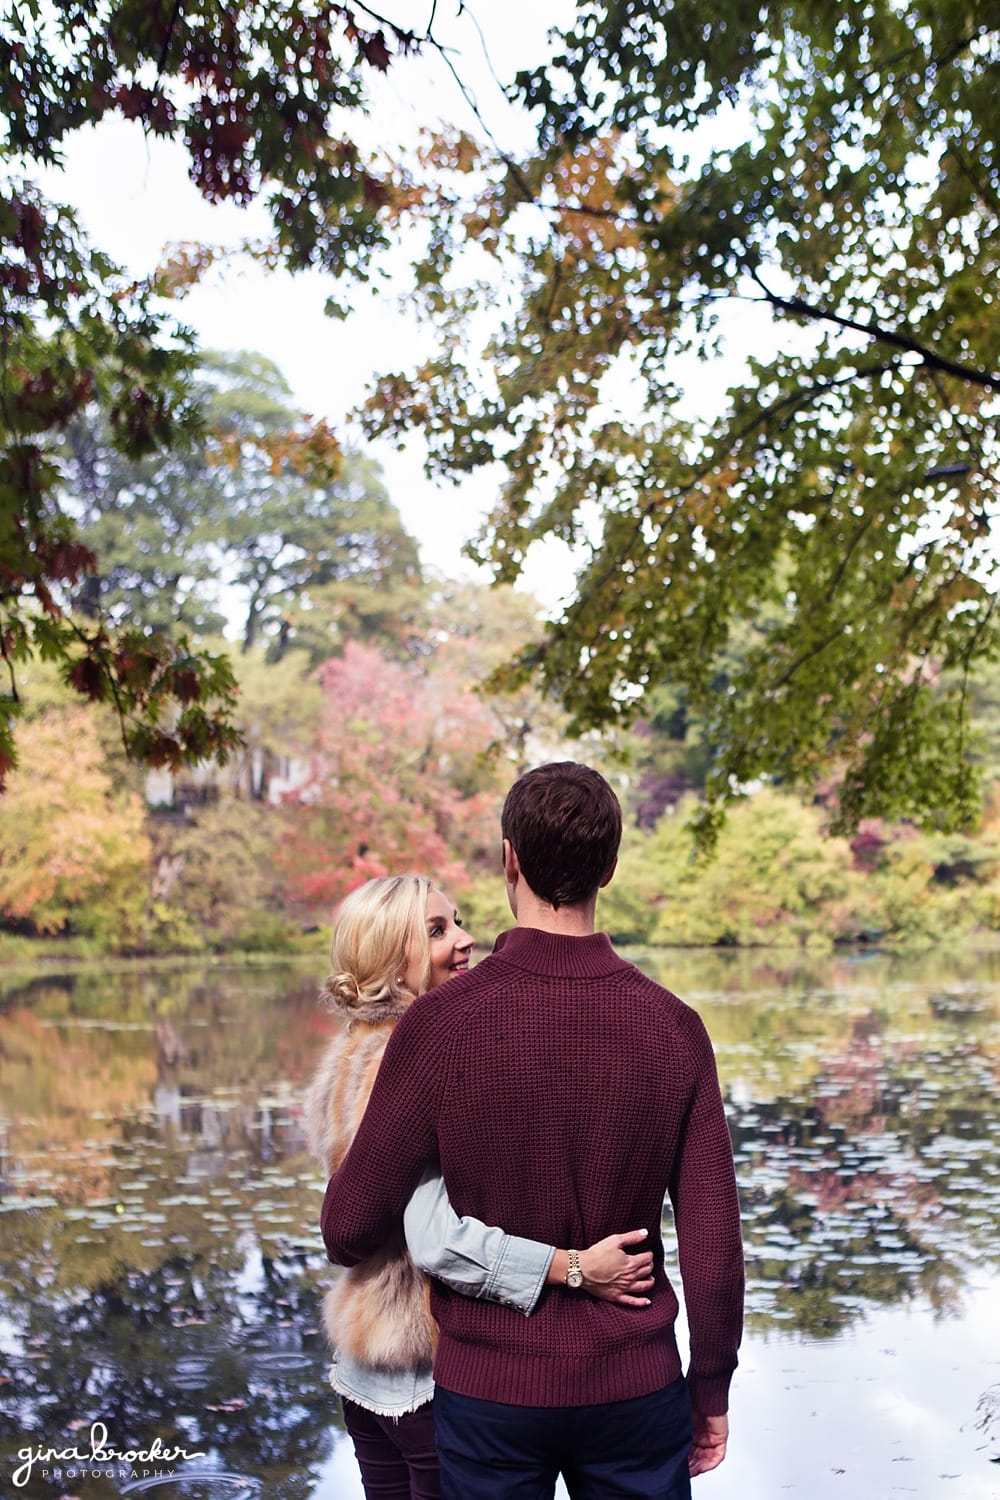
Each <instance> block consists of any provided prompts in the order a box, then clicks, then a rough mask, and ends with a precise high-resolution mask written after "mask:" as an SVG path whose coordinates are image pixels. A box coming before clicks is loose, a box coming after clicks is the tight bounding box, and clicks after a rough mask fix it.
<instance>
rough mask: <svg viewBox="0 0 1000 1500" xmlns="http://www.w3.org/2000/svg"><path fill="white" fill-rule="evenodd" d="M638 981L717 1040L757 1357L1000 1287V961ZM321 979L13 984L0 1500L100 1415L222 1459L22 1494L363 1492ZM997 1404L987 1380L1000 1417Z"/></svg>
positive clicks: (4, 1123)
mask: <svg viewBox="0 0 1000 1500" xmlns="http://www.w3.org/2000/svg"><path fill="white" fill-rule="evenodd" d="M643 962H644V966H645V967H647V969H649V970H650V972H654V973H656V975H657V977H659V978H661V979H662V981H663V982H664V983H667V984H668V985H669V986H670V987H671V988H673V989H675V990H676V991H677V992H678V993H680V994H683V995H684V996H685V998H687V999H688V1000H689V1001H691V1003H693V1004H695V1005H697V1007H698V1009H699V1010H700V1011H701V1012H702V1014H703V1015H704V1017H705V1019H706V1021H707V1023H708V1025H709V1029H710V1031H711V1032H712V1035H713V1038H714V1039H715V1041H716V1044H717V1051H718V1055H719V1065H720V1073H721V1076H722V1079H723V1083H724V1088H725V1092H726V1096H727V1106H728V1109H729V1114H730V1123H731V1129H732V1134H733V1140H734V1144H735V1148H736V1154H737V1164H738V1174H739V1180H740V1184H741V1190H742V1193H743V1202H744V1209H745V1217H746V1234H747V1252H748V1272H749V1309H750V1325H749V1326H750V1333H751V1342H750V1345H749V1348H750V1350H751V1352H752V1351H754V1350H756V1351H757V1353H756V1356H754V1357H757V1358H759V1357H760V1350H761V1349H762V1348H763V1344H762V1343H761V1342H760V1341H762V1340H763V1341H768V1340H771V1341H773V1340H778V1341H779V1342H780V1341H783V1340H789V1339H791V1340H796V1341H798V1344H797V1347H799V1348H800V1349H804V1348H805V1347H806V1345H805V1344H804V1343H803V1340H812V1339H819V1340H823V1341H826V1342H827V1343H831V1342H832V1341H833V1340H835V1339H836V1338H838V1337H842V1336H843V1335H844V1333H845V1331H851V1332H852V1334H853V1335H854V1336H858V1337H862V1336H863V1330H864V1328H865V1325H866V1323H869V1324H870V1323H871V1322H872V1320H873V1319H874V1318H875V1316H876V1313H877V1311H878V1310H879V1309H883V1310H885V1311H886V1312H889V1311H892V1310H896V1311H897V1312H898V1311H899V1310H902V1309H906V1308H914V1309H918V1310H919V1311H920V1315H921V1316H922V1317H930V1318H933V1317H934V1316H938V1317H940V1316H942V1315H944V1314H946V1313H950V1314H954V1315H957V1314H958V1312H959V1311H960V1310H961V1308H962V1307H963V1305H964V1301H965V1299H967V1297H968V1295H969V1293H970V1287H972V1286H973V1285H981V1284H982V1282H983V1278H984V1277H985V1278H987V1279H988V1280H990V1284H992V1280H995V1279H996V1278H997V1276H998V1272H1000V1237H998V1235H997V1225H998V1222H1000V1110H998V1109H997V1098H998V1087H997V1085H998V1076H1000V1019H998V1005H997V996H998V994H1000V970H998V965H997V961H996V960H995V959H988V960H982V961H978V963H977V962H975V961H974V960H973V959H972V958H971V957H969V956H966V957H964V958H962V959H961V960H959V961H958V962H956V961H955V960H953V959H951V958H950V957H949V958H948V959H939V958H927V959H924V960H922V961H921V962H920V963H919V964H917V965H913V964H910V965H908V966H902V965H900V964H897V963H893V962H890V961H888V960H884V959H878V958H874V959H866V960H865V961H864V962H856V961H852V960H846V959H845V960H836V961H822V962H820V961H816V962H809V963H807V964H805V965H803V964H801V963H796V962H792V961H789V963H788V965H787V967H784V968H782V967H776V966H775V965H774V964H773V962H771V961H768V962H764V963H761V962H760V961H759V960H757V959H756V958H754V957H753V956H748V955H746V954H740V955H733V956H729V957H726V958H721V959H720V958H719V957H718V956H715V955H690V956H678V955H671V956H667V955H654V954H650V955H645V956H644V958H643ZM314 983H315V974H314V972H312V969H311V968H310V967H303V966H299V967H298V968H296V967H294V966H288V965H285V966H282V967H280V968H279V967H273V968H264V967H260V968H250V969H228V970H227V969H225V968H221V967H216V966H208V965H206V966H202V967H200V968H199V967H190V968H185V969H169V968H162V969H159V970H138V969H131V970H122V971H121V972H118V973H107V972H97V971H81V972H79V973H76V974H73V975H62V976H55V977H52V976H45V977H39V976H37V975H25V976H22V977H20V978H18V977H17V976H13V977H12V978H11V980H10V982H9V983H8V984H7V985H6V987H5V990H4V994H3V996H2V998H0V1028H2V1030H0V1256H2V1270H0V1353H2V1355H3V1361H4V1362H3V1365H2V1372H0V1491H2V1490H3V1489H4V1485H5V1484H6V1483H7V1480H8V1478H9V1476H10V1475H11V1474H12V1472H13V1470H14V1468H15V1466H16V1454H17V1451H18V1449H19V1448H22V1447H23V1446H24V1445H25V1444H34V1445H38V1446H45V1447H49V1448H54V1449H59V1450H63V1449H66V1448H69V1447H72V1446H73V1444H74V1435H75V1434H79V1433H81V1432H84V1433H85V1432H88V1431H89V1430H90V1428H91V1425H92V1424H93V1423H94V1422H102V1423H104V1424H106V1427H107V1429H108V1432H109V1433H110V1434H111V1439H112V1441H113V1443H114V1445H115V1446H116V1447H117V1449H119V1450H121V1451H131V1450H140V1449H148V1448H149V1445H150V1443H151V1442H152V1441H153V1440H154V1439H156V1438H159V1439H160V1441H161V1444H162V1445H169V1444H173V1445H174V1446H178V1447H182V1448H183V1449H184V1450H185V1451H186V1452H192V1453H193V1452H195V1451H197V1452H199V1453H202V1454H204V1455H205V1457H204V1458H200V1459H199V1460H198V1463H197V1465H195V1464H194V1463H190V1464H188V1463H187V1462H185V1463H182V1464H180V1465H175V1466H174V1471H173V1473H163V1472H153V1473H142V1472H139V1468H141V1465H140V1466H138V1467H135V1469H134V1472H130V1473H128V1474H122V1473H121V1472H116V1473H111V1472H107V1473H102V1474H100V1475H98V1476H97V1477H94V1476H93V1475H91V1476H90V1477H88V1478H87V1479H86V1483H85V1485H83V1486H81V1485H79V1484H77V1485H76V1487H75V1488H72V1487H70V1483H69V1480H68V1478H67V1472H66V1469H67V1466H66V1465H63V1471H64V1472H62V1473H61V1474H56V1473H55V1472H54V1470H55V1469H56V1468H58V1464H56V1463H52V1464H49V1465H48V1469H47V1471H46V1469H45V1466H43V1465H41V1464H40V1463H39V1464H36V1465H34V1466H33V1472H32V1474H31V1477H30V1479H29V1480H28V1482H27V1483H26V1484H24V1485H23V1486H21V1485H19V1486H18V1488H17V1493H18V1494H23V1495H25V1496H29V1497H33V1496H38V1497H42V1496H58V1495H63V1494H75V1493H78V1494H81V1495H84V1494H85V1495H87V1496H93V1497H95V1500H102V1497H104V1496H113V1495H119V1494H126V1493H141V1492H144V1491H145V1490H150V1491H151V1492H152V1493H157V1494H163V1495H164V1496H168V1495H170V1494H175V1495H178V1496H180V1495H184V1496H191V1497H197V1496H199V1495H200V1494H202V1493H206V1494H207V1493H213V1494H226V1493H232V1494H233V1495H237V1496H238V1495H241V1494H244V1493H245V1494H247V1495H251V1494H256V1493H257V1492H258V1491H259V1492H260V1493H263V1494H266V1495H267V1496H269V1497H274V1500H284V1497H286V1496H287V1497H289V1500H290V1497H292V1496H295V1497H301V1496H303V1495H307V1494H308V1495H315V1496H317V1497H318V1496H320V1495H321V1494H322V1495H323V1496H326V1495H328V1494H329V1495H330V1496H333V1495H336V1496H337V1497H338V1500H341V1497H343V1500H346V1497H347V1496H348V1495H349V1494H353V1493H355V1491H352V1490H350V1489H348V1488H345V1487H344V1484H345V1483H349V1482H350V1481H344V1480H343V1479H340V1480H338V1486H339V1487H338V1488H336V1489H333V1490H331V1489H329V1488H328V1485H329V1483H330V1481H329V1477H328V1476H329V1474H330V1472H331V1464H333V1465H334V1467H336V1466H337V1464H339V1463H340V1457H339V1454H340V1450H339V1448H338V1446H337V1444H338V1439H339V1430H338V1428H337V1425H336V1423H337V1418H336V1411H335V1408H334V1406H333V1403H332V1401H331V1399H330V1396H329V1392H328V1389H327V1387H326V1384H325V1371H326V1363H327V1360H326V1353H325V1350H324V1347H323V1344H322V1339H321V1335H320V1332H319V1329H318V1322H317V1302H318V1298H317V1288H318V1286H319V1284H320V1282H321V1280H322V1279H323V1278H324V1277H325V1275H326V1270H325V1267H324V1263H323V1258H322V1254H321V1251H320V1248H319V1241H318V1234H317V1232H316V1228H315V1221H316V1214H317V1209H318V1200H319V1191H320V1188H321V1184H320V1183H319V1182H318V1180H317V1177H316V1173H315V1171H314V1169H313V1168H312V1166H311V1164H310V1163H309V1162H308V1160H307V1159H306V1157H305V1155H304V1150H303V1137H302V1126H301V1116H300V1098H301V1093H302V1089H303V1087H304V1084H305V1082H306V1080H307V1078H308V1076H309V1074H310V1072H311V1069H312V1066H313V1063H314V1059H315V1057H316V1053H317V1048H318V1047H319V1045H320V1044H321V1041H322V1037H323V1035H324V1033H325V1028H326V1024H327V1023H326V1021H325V1019H324V1018H323V1017H322V1016H321V1014H320V1013H319V1012H318V1011H317V1009H316V1006H315V1004H314V1000H313V992H314ZM514 1227H516V1226H514ZM754 1339H756V1340H757V1341H758V1342H757V1343H754ZM744 1364H746V1360H745V1361H744ZM996 1386H997V1377H996V1376H993V1377H992V1378H985V1377H984V1378H983V1379H982V1380H981V1382H980V1384H979V1387H978V1390H979V1392H980V1393H982V1392H986V1395H985V1396H984V1397H983V1399H984V1401H985V1402H986V1405H985V1407H984V1408H983V1411H984V1413H985V1415H984V1416H983V1421H984V1422H987V1423H988V1422H993V1423H994V1424H995V1422H996V1416H995V1412H996V1402H995V1401H994V1400H993V1397H992V1396H991V1395H990V1391H991V1390H993V1388H994V1387H996ZM994 1395H995V1391H994ZM991 1401H992V1403H993V1404H992V1405H991V1404H990V1402H991ZM970 1425H971V1417H970ZM335 1459H336V1462H335ZM324 1476H326V1477H324ZM241 1485H242V1486H243V1488H242V1490H241V1489H240V1488H239V1486H241ZM130 1486H131V1488H130ZM212 1486H214V1488H212ZM225 1486H230V1488H228V1489H227V1488H225ZM324 1486H327V1488H324ZM357 1493H359V1491H358V1492H357ZM765 1493H770V1492H765Z"/></svg>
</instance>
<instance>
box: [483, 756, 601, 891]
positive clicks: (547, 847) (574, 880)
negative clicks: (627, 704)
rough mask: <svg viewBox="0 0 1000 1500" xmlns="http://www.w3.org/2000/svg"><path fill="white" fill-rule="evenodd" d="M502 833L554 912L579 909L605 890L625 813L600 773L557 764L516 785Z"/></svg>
mask: <svg viewBox="0 0 1000 1500" xmlns="http://www.w3.org/2000/svg"><path fill="white" fill-rule="evenodd" d="M500 828H501V831H502V833H503V837H504V838H505V839H509V840H510V843H511V844H512V846H513V848H514V851H515V853H516V854H517V860H518V864H519V865H520V867H521V874H522V875H523V876H524V878H525V880H526V881H527V883H528V885H529V886H530V887H531V889H532V890H533V891H534V893H535V895H536V896H538V897H539V898H540V899H541V900H542V901H546V902H548V904H549V906H551V907H553V909H557V908H558V907H560V906H578V905H580V904H581V903H582V902H584V901H587V900H589V899H590V897H591V896H593V895H594V893H595V891H597V890H599V889H600V887H601V885H602V884H603V882H604V880H605V878H606V877H607V875H608V874H609V872H610V870H611V869H612V867H613V865H614V862H615V860H616V858H617V857H618V845H619V844H620V843H621V837H622V810H621V805H620V804H619V801H618V798H617V797H616V796H615V794H614V792H613V791H612V789H611V787H610V786H609V785H608V783H607V782H606V781H605V779H604V777H603V776H602V775H600V773H599V772H598V771H595V770H593V769H592V768H591V767H590V766H582V765H580V764H579V763H578V762H577V761H574V760H563V761H554V762H553V763H552V764H550V765H547V766H538V767H537V768H536V769H535V770H534V771H528V772H526V773H525V775H524V776H522V777H520V778H519V779H518V780H517V781H515V783H514V785H513V786H512V787H511V789H510V791H509V792H508V793H507V798H506V801H505V802H504V805H503V812H502V813H501V814H500Z"/></svg>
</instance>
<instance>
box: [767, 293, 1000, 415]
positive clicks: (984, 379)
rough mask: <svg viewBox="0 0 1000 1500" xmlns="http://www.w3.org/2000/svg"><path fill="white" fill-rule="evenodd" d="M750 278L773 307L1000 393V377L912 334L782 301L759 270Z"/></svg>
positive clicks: (795, 300) (786, 299) (797, 299)
mask: <svg viewBox="0 0 1000 1500" xmlns="http://www.w3.org/2000/svg"><path fill="white" fill-rule="evenodd" d="M750 275H751V276H752V277H753V279H754V281H755V282H756V283H757V285H758V286H759V287H760V289H761V291H762V292H763V293H764V297H765V299H766V300H767V301H768V302H769V303H770V304H771V306H772V307H777V308H780V309H782V310H783V311H784V312H790V313H794V314H795V315H796V316H797V317H802V318H807V319H808V320H809V321H810V322H817V323H835V324H836V325H837V326H838V327H839V328H848V329H850V330H851V331H852V332H853V333H863V334H865V336H866V337H867V338H870V339H872V340H873V341H874V342H875V343H878V344H888V345H889V346H890V347H891V348H893V349H903V350H905V351H906V352H907V353H908V354H917V355H919V356H920V361H921V363H922V364H924V365H926V367H927V368H928V369H929V370H940V371H941V373H942V374H943V375H953V376H955V377H956V379H958V380H967V381H969V382H970V384H972V385H981V386H983V387H984V388H985V389H986V390H988V391H1000V375H991V374H990V373H988V372H987V371H986V370H972V369H970V368H969V367H968V366H967V365H960V364H957V363H956V362H955V360H951V359H945V357H944V356H943V355H941V354H935V353H934V351H933V350H932V349H928V348H927V346H926V345H925V344H921V343H920V342H919V341H918V340H917V339H915V338H914V337H913V336H912V335H911V334H905V333H896V332H895V331H894V330H893V329H891V328H883V327H882V326H881V325H880V324H878V323H862V322H859V321H858V319H856V318H846V317H844V316H843V314H841V313H835V312H831V311H829V310H828V309H826V308H822V307H815V306H813V304H812V303H810V302H806V300H805V299H804V298H803V297H782V296H780V295H779V294H778V293H777V292H773V291H771V289H770V287H768V286H767V284H766V283H765V282H764V281H763V280H762V279H761V276H760V273H759V272H758V271H757V270H756V269H754V268H751V270H750Z"/></svg>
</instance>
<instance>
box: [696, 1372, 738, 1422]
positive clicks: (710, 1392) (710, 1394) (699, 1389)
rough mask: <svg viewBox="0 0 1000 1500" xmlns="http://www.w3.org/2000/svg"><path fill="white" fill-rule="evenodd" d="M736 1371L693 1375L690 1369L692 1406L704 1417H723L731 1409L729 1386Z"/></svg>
mask: <svg viewBox="0 0 1000 1500" xmlns="http://www.w3.org/2000/svg"><path fill="white" fill-rule="evenodd" d="M734 1373H735V1372H734V1371H730V1373H729V1374H728V1375H693V1374H692V1373H691V1371H690V1370H689V1371H688V1377H687V1379H688V1393H689V1395H690V1397H691V1407H692V1409H693V1410H694V1411H700V1412H701V1414H702V1416H703V1417H721V1416H724V1415H725V1413H726V1412H727V1411H728V1410H729V1387H730V1384H731V1383H732V1379H733V1374H734Z"/></svg>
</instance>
